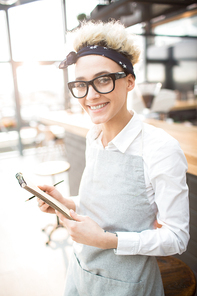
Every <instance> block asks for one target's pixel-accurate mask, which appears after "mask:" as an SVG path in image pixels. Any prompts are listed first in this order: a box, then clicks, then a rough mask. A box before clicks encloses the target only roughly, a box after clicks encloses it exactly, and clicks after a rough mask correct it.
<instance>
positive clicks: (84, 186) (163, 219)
mask: <svg viewBox="0 0 197 296" xmlns="http://www.w3.org/2000/svg"><path fill="white" fill-rule="evenodd" d="M72 34H74V36H75V39H74V40H75V41H74V49H75V52H71V53H70V54H69V55H68V56H67V58H66V59H65V60H64V61H63V62H62V63H61V64H60V68H64V67H68V66H69V65H71V64H75V77H76V78H75V81H73V82H69V83H68V87H69V89H70V91H71V93H72V94H73V96H74V97H76V98H77V99H79V102H80V104H81V106H82V107H83V109H84V110H85V111H86V112H87V113H88V114H89V116H90V118H91V120H92V122H93V123H94V126H93V128H91V130H90V131H89V133H88V135H87V150H86V167H85V170H84V173H83V176H82V180H81V185H80V189H79V196H78V198H70V199H65V198H63V196H62V195H61V194H60V193H59V192H58V191H57V189H55V188H54V187H51V186H47V185H44V186H41V187H40V188H41V189H42V190H45V191H46V192H47V193H48V194H50V195H52V196H53V197H55V198H57V199H58V200H59V201H61V202H62V203H64V204H65V205H66V206H67V207H68V208H69V209H70V215H71V216H72V217H73V219H74V221H71V220H68V219H66V218H65V217H63V215H61V214H60V213H58V212H56V214H57V215H58V216H59V218H60V220H61V221H62V223H63V224H64V226H65V227H66V228H67V229H68V232H69V234H70V236H71V238H72V239H73V241H74V244H73V248H74V252H73V257H72V258H71V259H70V265H69V270H68V274H67V280H66V289H65V294H64V295H65V296H77V295H78V296H79V295H80V296H84V295H89V296H101V295H102V296H104V295H106V296H115V295H121V296H125V295H132V296H134V295H135V296H161V295H164V291H163V286H162V280H161V275H160V272H159V268H158V265H157V262H156V259H155V256H168V255H172V254H175V253H179V254H181V253H182V252H184V251H185V250H186V247H187V243H188V240H189V233H188V228H189V226H188V224H189V207H188V189H187V185H186V170H187V163H186V160H185V157H184V154H183V152H182V150H181V149H180V147H179V144H178V142H177V141H176V140H175V139H173V138H172V137H171V136H169V135H168V134H167V133H165V132H164V131H163V130H160V129H157V128H155V127H153V126H151V125H148V124H145V123H142V122H141V121H140V119H139V117H138V115H137V114H136V113H135V112H134V111H129V110H128V109H127V94H128V92H129V91H131V90H132V89H133V88H134V85H135V74H134V70H133V65H134V64H135V63H136V62H138V60H139V55H140V51H139V48H138V47H137V46H136V45H135V43H134V39H133V36H132V35H130V34H129V33H128V32H127V30H126V29H125V28H124V26H123V25H121V24H120V23H118V22H109V23H102V22H99V23H92V22H87V23H84V24H82V26H81V27H80V28H79V29H77V30H76V31H75V32H74V33H72ZM38 202H39V206H40V208H41V210H42V211H44V212H50V213H55V212H54V210H53V209H52V208H51V207H49V206H48V205H47V204H45V203H43V202H42V201H41V200H38ZM155 221H157V223H158V224H159V225H160V226H159V227H155ZM158 224H157V225H158Z"/></svg>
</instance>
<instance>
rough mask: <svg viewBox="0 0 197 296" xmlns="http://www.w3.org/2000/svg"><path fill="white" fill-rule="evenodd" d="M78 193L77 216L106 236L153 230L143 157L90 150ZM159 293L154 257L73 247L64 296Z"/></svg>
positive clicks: (149, 295)
mask: <svg viewBox="0 0 197 296" xmlns="http://www.w3.org/2000/svg"><path fill="white" fill-rule="evenodd" d="M79 195H80V212H79V214H81V215H87V216H89V217H90V218H92V219H93V220H94V221H95V222H97V223H98V224H99V226H100V227H102V228H103V229H105V230H107V231H109V232H118V231H121V232H141V231H143V230H146V229H153V228H154V226H153V224H154V221H155V219H156V217H155V213H154V211H153V209H152V207H151V206H150V203H149V201H148V198H147V195H146V187H145V180H144V168H143V158H142V156H136V155H128V154H122V153H120V152H113V151H109V150H99V149H95V148H90V150H89V151H88V155H87V160H86V168H85V170H84V173H83V176H82V180H81V185H80V189H79ZM163 295H164V291H163V285H162V280H161V275H160V271H159V268H158V265H157V261H156V259H155V257H151V256H143V255H126V256H125V255H116V254H114V250H113V249H109V250H102V249H99V248H96V247H91V246H87V245H82V244H78V243H74V254H73V257H72V258H71V260H70V266H69V270H68V274H67V280H66V289H65V294H64V296H163Z"/></svg>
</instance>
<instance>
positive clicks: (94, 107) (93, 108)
mask: <svg viewBox="0 0 197 296" xmlns="http://www.w3.org/2000/svg"><path fill="white" fill-rule="evenodd" d="M105 105H107V103H105V104H101V105H97V106H90V109H91V110H96V109H101V108H103V107H104V106H105Z"/></svg>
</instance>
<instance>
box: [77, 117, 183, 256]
mask: <svg viewBox="0 0 197 296" xmlns="http://www.w3.org/2000/svg"><path fill="white" fill-rule="evenodd" d="M142 126H143V132H142ZM142 135H143V137H142ZM101 139H102V132H101V128H100V126H99V125H95V126H93V128H92V129H91V130H90V131H89V132H88V135H87V148H86V149H87V151H88V148H89V147H90V146H91V145H93V146H94V147H96V148H97V149H106V150H113V151H120V152H121V153H126V154H130V155H141V152H142V157H143V161H144V176H145V185H146V192H147V197H148V199H149V202H150V204H151V205H152V207H153V209H154V211H155V214H156V217H157V221H158V223H159V224H161V225H162V227H161V228H156V229H152V230H150V229H148V230H144V231H142V232H117V234H118V247H117V249H116V250H115V254H117V255H136V254H140V255H149V256H168V255H173V254H176V253H178V254H181V253H183V252H184V251H185V250H186V247H187V244H188V241H189V201H188V187H187V184H186V171H187V162H186V159H185V156H184V153H183V151H182V150H181V148H180V146H179V143H178V142H177V140H175V139H174V138H173V137H171V136H170V135H169V134H167V133H166V132H165V131H163V130H162V129H159V128H156V127H154V126H152V125H149V124H146V123H143V124H142V122H141V120H140V118H139V116H138V115H137V114H136V113H135V112H134V115H133V117H132V119H131V120H130V121H129V123H128V124H127V125H126V126H125V127H124V129H123V130H122V131H121V132H120V133H119V134H118V135H117V136H116V137H115V138H114V139H113V140H112V141H111V142H109V143H108V146H106V147H105V148H104V147H103V145H102V142H101ZM142 140H143V141H142ZM120 202H121V201H120ZM76 205H77V204H76Z"/></svg>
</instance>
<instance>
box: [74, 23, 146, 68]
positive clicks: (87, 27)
mask: <svg viewBox="0 0 197 296" xmlns="http://www.w3.org/2000/svg"><path fill="white" fill-rule="evenodd" d="M71 34H72V38H73V47H74V50H75V51H76V52H78V51H79V50H80V49H81V48H83V47H85V46H88V45H100V46H105V47H108V48H111V49H113V50H116V51H117V52H120V53H122V54H124V55H125V56H126V57H127V58H128V59H129V60H130V61H131V63H132V64H133V65H135V64H136V63H137V62H139V59H140V53H141V50H140V47H139V46H138V45H136V38H135V35H134V34H131V33H129V32H128V31H127V30H126V29H125V27H124V25H122V24H121V23H120V22H119V21H110V22H107V23H103V22H101V21H99V22H93V21H88V22H82V23H81V26H80V27H79V28H77V29H75V30H74V31H72V32H71Z"/></svg>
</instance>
